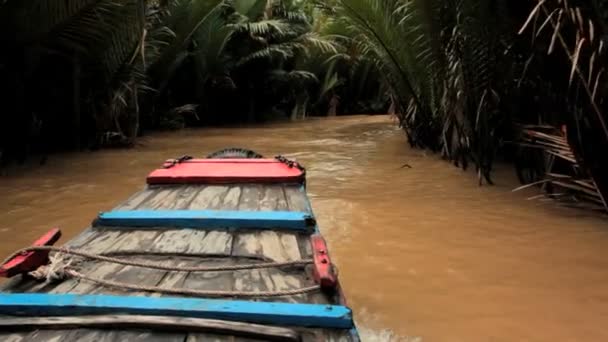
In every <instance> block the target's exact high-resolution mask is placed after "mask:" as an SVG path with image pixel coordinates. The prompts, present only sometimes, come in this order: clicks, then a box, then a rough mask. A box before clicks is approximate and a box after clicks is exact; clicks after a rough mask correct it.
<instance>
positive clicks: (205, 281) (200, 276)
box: [183, 259, 234, 291]
mask: <svg viewBox="0 0 608 342" xmlns="http://www.w3.org/2000/svg"><path fill="white" fill-rule="evenodd" d="M203 265H204V266H228V265H234V262H233V261H232V260H230V259H205V261H204V264H202V263H201V264H200V266H203ZM233 283H234V274H233V272H225V271H221V272H190V273H189V274H188V275H187V276H186V277H185V279H184V282H183V286H184V287H186V288H189V289H197V290H215V291H217V290H222V291H232V290H233Z"/></svg>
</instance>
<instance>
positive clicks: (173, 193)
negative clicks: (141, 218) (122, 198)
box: [135, 186, 181, 209]
mask: <svg viewBox="0 0 608 342" xmlns="http://www.w3.org/2000/svg"><path fill="white" fill-rule="evenodd" d="M153 191H154V192H153V193H152V194H151V195H150V196H149V197H148V198H146V200H145V201H143V202H142V203H140V204H139V205H138V206H137V207H136V208H135V209H159V208H161V207H163V206H164V205H168V203H170V202H172V200H173V199H175V197H177V196H178V194H179V193H180V192H181V191H180V190H179V189H178V188H177V187H173V186H167V187H162V188H156V189H154V190H153Z"/></svg>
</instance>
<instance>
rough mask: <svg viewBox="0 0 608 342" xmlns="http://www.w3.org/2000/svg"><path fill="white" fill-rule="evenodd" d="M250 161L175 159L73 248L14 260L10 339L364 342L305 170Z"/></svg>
mask: <svg viewBox="0 0 608 342" xmlns="http://www.w3.org/2000/svg"><path fill="white" fill-rule="evenodd" d="M242 155H243V152H237V153H234V152H231V151H230V150H228V151H222V152H220V153H216V154H214V155H212V157H213V158H205V159H192V158H190V157H183V158H179V159H174V160H169V161H167V162H165V163H164V165H163V166H162V167H161V168H159V169H157V170H155V171H153V172H152V173H151V174H150V175H149V176H148V178H147V185H146V187H145V188H144V189H143V190H141V191H139V192H137V193H136V194H134V195H133V196H132V197H131V198H129V199H128V200H127V201H125V202H124V203H122V204H120V205H119V206H117V207H116V208H114V209H113V210H111V211H109V212H104V213H100V214H99V216H98V217H97V218H96V219H95V220H94V221H93V224H92V226H91V227H90V228H87V229H86V230H84V231H83V232H82V233H81V234H80V235H78V236H76V237H75V238H74V239H72V240H70V241H69V242H67V243H66V244H65V245H63V246H62V247H51V246H50V245H52V244H53V243H54V242H55V241H56V240H57V239H58V238H59V235H60V231H59V230H58V229H54V230H51V231H50V232H49V233H47V234H46V235H45V236H43V237H41V238H40V239H39V240H38V241H36V242H35V243H34V245H33V246H34V247H30V248H28V249H26V250H24V251H21V252H20V253H19V254H17V255H13V256H11V257H9V258H8V259H7V260H6V262H4V263H3V265H2V266H1V267H0V275H3V276H5V277H11V279H10V280H9V281H7V282H6V283H5V284H4V285H1V287H0V291H1V292H0V340H3V341H7V340H8V341H13V342H17V341H30V340H35V341H43V340H52V341H77V340H78V341H81V340H90V341H110V340H120V341H126V340H128V341H131V342H132V341H136V340H137V341H139V340H146V341H147V340H153V341H155V340H163V341H190V342H194V341H208V340H210V341H225V340H229V341H252V340H253V341H256V340H261V341H267V340H273V341H274V340H278V341H358V340H359V337H358V334H357V330H356V328H355V324H354V320H353V317H352V313H351V310H350V309H349V308H348V307H347V306H346V303H345V300H344V296H343V293H342V290H341V288H340V285H339V282H338V279H337V275H336V273H335V272H334V266H333V265H332V263H331V261H330V259H329V254H328V252H327V247H326V245H325V241H324V240H323V238H322V237H321V235H320V233H319V230H318V227H317V225H316V220H315V218H314V215H313V212H312V210H311V206H310V202H309V200H308V198H307V195H306V184H305V177H306V175H305V171H304V168H302V167H301V166H300V165H299V164H298V163H296V162H293V161H289V160H287V159H285V158H282V157H277V158H274V159H264V158H260V157H261V156H259V155H257V154H255V153H254V152H251V151H249V152H247V153H246V154H245V156H246V157H252V158H242V157H241V158H238V157H239V156H242ZM36 246H38V247H36ZM49 256H50V258H49ZM108 258H109V259H108ZM49 259H50V263H49ZM37 278H42V279H37Z"/></svg>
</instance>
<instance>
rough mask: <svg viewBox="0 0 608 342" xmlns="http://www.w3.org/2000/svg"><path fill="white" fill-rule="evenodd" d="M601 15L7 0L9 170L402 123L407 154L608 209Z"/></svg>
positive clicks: (532, 5)
mask: <svg viewBox="0 0 608 342" xmlns="http://www.w3.org/2000/svg"><path fill="white" fill-rule="evenodd" d="M607 25H608V3H605V2H602V1H599V0H577V1H572V0H570V1H565V0H529V1H507V0H486V1H482V0H443V1H437V0H326V1H321V0H317V1H314V0H309V1H306V0H158V1H151V0H66V1H56V0H28V1H22V0H0V28H1V30H0V40H1V41H2V46H3V47H4V48H3V52H1V53H0V79H1V80H2V82H0V83H1V86H0V87H2V89H1V91H0V97H1V99H2V103H3V109H2V113H3V115H2V118H1V120H2V121H1V122H2V126H1V128H0V131H1V132H0V134H1V135H0V159H1V160H4V161H8V160H15V159H16V160H20V159H23V158H25V157H26V156H27V155H28V153H29V151H30V150H35V151H38V152H43V153H44V152H45V151H46V150H47V149H51V148H52V149H82V148H97V147H99V146H102V145H103V146H107V145H110V146H124V145H129V144H132V143H133V142H134V140H135V139H136V137H137V136H138V135H140V134H142V132H145V131H146V130H149V129H163V128H179V127H184V126H193V125H209V124H214V125H215V124H224V123H236V122H259V121H265V120H272V119H292V120H293V119H298V118H303V117H306V116H310V115H340V114H358V113H386V112H390V113H392V114H395V115H396V116H397V117H398V118H399V121H400V124H401V126H402V127H403V129H404V130H405V132H406V134H407V137H408V141H409V143H410V144H411V145H412V146H416V147H422V148H428V149H431V150H433V151H436V152H439V153H441V155H442V156H443V157H445V158H446V159H449V160H452V161H453V162H454V163H455V164H456V165H458V166H461V167H463V168H467V167H468V166H469V164H471V165H473V166H475V169H476V170H477V172H478V175H479V182H480V184H481V183H482V182H483V181H486V182H488V183H492V179H491V170H492V165H493V163H494V161H495V160H496V158H497V157H498V156H503V157H506V158H507V159H509V160H511V161H513V162H514V164H515V165H516V169H517V172H518V176H519V177H520V180H521V181H522V182H523V183H531V182H534V183H537V184H542V186H543V189H544V190H546V191H547V192H548V193H549V194H550V195H551V196H553V197H556V198H567V199H569V200H571V201H575V202H578V201H580V200H585V201H586V202H587V203H594V204H596V205H597V206H599V207H605V206H606V202H605V197H604V196H603V195H602V194H604V195H607V194H608V158H606V152H604V151H606V150H608V124H607V123H606V121H607V120H608V115H606V112H607V111H606V108H605V107H606V102H605V99H606V97H607V91H608V87H606V85H607V82H606V81H605V80H606V77H607V76H606V71H605V67H606V64H607V58H606V46H605V45H606V43H607V41H606V40H607V39H606V33H607V32H606V29H607Z"/></svg>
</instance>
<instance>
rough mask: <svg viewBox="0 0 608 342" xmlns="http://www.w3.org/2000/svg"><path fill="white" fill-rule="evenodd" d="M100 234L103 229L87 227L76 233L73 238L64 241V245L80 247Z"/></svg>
mask: <svg viewBox="0 0 608 342" xmlns="http://www.w3.org/2000/svg"><path fill="white" fill-rule="evenodd" d="M100 234H103V231H100V230H97V229H94V228H87V229H85V230H84V231H83V232H82V233H80V234H78V235H76V236H75V237H74V238H73V239H71V240H69V241H68V242H67V243H65V244H64V246H65V247H69V248H80V247H82V246H83V245H86V244H87V243H89V242H91V241H92V240H93V239H95V238H96V237H97V236H98V235H100Z"/></svg>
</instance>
